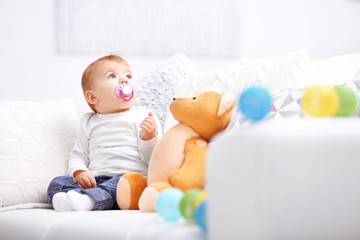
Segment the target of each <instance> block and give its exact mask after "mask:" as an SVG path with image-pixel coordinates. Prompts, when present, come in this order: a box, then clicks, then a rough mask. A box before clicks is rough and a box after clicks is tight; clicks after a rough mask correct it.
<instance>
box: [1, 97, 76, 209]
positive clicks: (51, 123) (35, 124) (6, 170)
mask: <svg viewBox="0 0 360 240" xmlns="http://www.w3.org/2000/svg"><path fill="white" fill-rule="evenodd" d="M0 120H1V124H0V207H4V208H6V207H9V206H11V205H15V204H24V203H48V202H49V200H48V196H47V187H48V185H49V183H50V181H51V180H52V179H53V178H54V177H56V176H61V175H66V173H67V160H68V155H69V153H70V151H71V149H72V147H73V144H74V141H75V138H76V135H77V129H78V117H77V112H76V108H75V105H74V103H73V101H72V100H71V99H69V98H67V99H62V100H58V101H49V102H30V101H0ZM20 206H21V205H20ZM0 211H1V208H0Z"/></svg>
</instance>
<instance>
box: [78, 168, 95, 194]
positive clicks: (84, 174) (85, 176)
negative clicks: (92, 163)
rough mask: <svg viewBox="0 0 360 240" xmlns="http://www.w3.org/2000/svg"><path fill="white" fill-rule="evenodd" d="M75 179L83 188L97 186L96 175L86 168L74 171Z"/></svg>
mask: <svg viewBox="0 0 360 240" xmlns="http://www.w3.org/2000/svg"><path fill="white" fill-rule="evenodd" d="M74 179H75V181H76V183H77V184H78V185H79V187H81V188H82V189H87V188H94V187H96V180H95V178H94V176H93V175H92V174H91V173H89V172H88V171H85V170H77V171H76V172H74Z"/></svg>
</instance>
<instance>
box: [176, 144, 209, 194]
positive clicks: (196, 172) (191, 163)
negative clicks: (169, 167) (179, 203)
mask: <svg viewBox="0 0 360 240" xmlns="http://www.w3.org/2000/svg"><path fill="white" fill-rule="evenodd" d="M207 149H208V144H207V141H206V140H205V139H203V138H201V137H193V138H190V139H188V140H187V142H186V144H185V160H184V164H183V166H182V168H180V169H179V170H175V171H173V172H172V173H171V174H170V175H169V183H170V184H171V185H172V186H174V187H176V188H179V189H181V190H183V191H186V190H189V189H191V188H203V187H204V185H205V159H206V153H207Z"/></svg>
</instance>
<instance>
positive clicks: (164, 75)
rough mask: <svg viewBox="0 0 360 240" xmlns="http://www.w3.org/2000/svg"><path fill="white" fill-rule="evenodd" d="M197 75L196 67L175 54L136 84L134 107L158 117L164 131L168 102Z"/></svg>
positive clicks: (182, 56)
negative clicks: (140, 107)
mask: <svg viewBox="0 0 360 240" xmlns="http://www.w3.org/2000/svg"><path fill="white" fill-rule="evenodd" d="M197 74H198V70H197V67H196V66H195V64H194V63H193V62H192V61H190V60H189V59H188V58H187V57H186V56H185V55H183V54H176V55H174V56H173V57H171V58H170V59H169V60H168V61H166V62H165V63H164V64H162V65H161V66H159V67H158V68H156V69H154V70H153V71H151V72H150V73H148V74H147V75H145V76H144V77H143V78H142V79H140V80H139V81H138V82H137V88H138V96H137V100H136V103H135V106H144V107H146V108H148V109H149V110H152V111H154V113H155V114H156V115H157V116H158V117H159V120H160V123H161V127H162V129H164V126H165V123H166V116H167V113H168V110H169V105H170V102H171V101H172V99H173V97H174V96H175V93H176V91H177V90H176V89H178V88H179V86H182V85H184V83H187V82H190V81H192V80H193V79H195V78H196V76H197Z"/></svg>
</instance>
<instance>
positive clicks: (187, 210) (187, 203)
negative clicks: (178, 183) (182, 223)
mask: <svg viewBox="0 0 360 240" xmlns="http://www.w3.org/2000/svg"><path fill="white" fill-rule="evenodd" d="M201 192H202V190H200V189H191V190H189V191H187V192H186V193H185V195H184V197H183V198H182V199H181V201H180V212H181V215H183V217H184V218H186V219H187V220H190V221H191V220H194V215H195V206H194V201H195V199H196V197H197V196H198V195H199V194H200V193H201Z"/></svg>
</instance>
